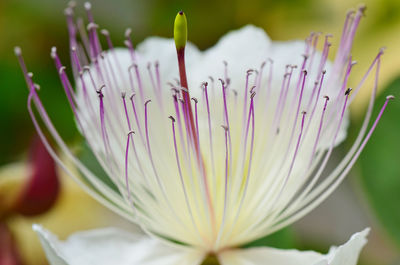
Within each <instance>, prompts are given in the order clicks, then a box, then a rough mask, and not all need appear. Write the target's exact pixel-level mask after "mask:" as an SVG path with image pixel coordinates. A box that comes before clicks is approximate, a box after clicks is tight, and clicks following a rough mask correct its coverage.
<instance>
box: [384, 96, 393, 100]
mask: <svg viewBox="0 0 400 265" xmlns="http://www.w3.org/2000/svg"><path fill="white" fill-rule="evenodd" d="M386 99H390V100H391V99H395V96H393V95H389V96H387V97H386Z"/></svg>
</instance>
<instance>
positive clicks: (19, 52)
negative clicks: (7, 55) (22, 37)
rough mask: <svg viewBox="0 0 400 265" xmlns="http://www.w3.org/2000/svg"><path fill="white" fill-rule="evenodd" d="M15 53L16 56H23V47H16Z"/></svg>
mask: <svg viewBox="0 0 400 265" xmlns="http://www.w3.org/2000/svg"><path fill="white" fill-rule="evenodd" d="M14 53H15V55H16V56H21V54H22V50H21V47H19V46H16V47H14Z"/></svg>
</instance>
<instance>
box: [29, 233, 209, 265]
mask: <svg viewBox="0 0 400 265" xmlns="http://www.w3.org/2000/svg"><path fill="white" fill-rule="evenodd" d="M33 229H34V230H35V231H36V232H37V233H38V235H39V237H40V241H41V243H42V245H43V248H44V250H45V252H46V256H47V258H48V260H49V262H50V264H51V265H109V264H118V265H135V264H138V265H139V264H140V265H156V264H165V265H168V264H171V265H175V264H189V265H190V264H200V262H201V261H202V259H203V256H204V255H203V253H201V252H200V251H195V250H193V249H189V248H187V247H183V246H169V245H167V244H165V243H163V242H161V241H160V240H157V239H153V238H150V237H148V236H144V235H139V234H132V233H129V232H126V231H122V230H119V229H116V228H105V229H97V230H91V231H86V232H81V233H77V234H74V235H72V236H70V237H69V238H68V239H67V240H65V241H60V240H59V239H58V238H57V237H56V236H55V235H53V234H51V233H50V232H49V231H47V230H46V229H44V228H43V227H41V226H40V225H34V226H33Z"/></svg>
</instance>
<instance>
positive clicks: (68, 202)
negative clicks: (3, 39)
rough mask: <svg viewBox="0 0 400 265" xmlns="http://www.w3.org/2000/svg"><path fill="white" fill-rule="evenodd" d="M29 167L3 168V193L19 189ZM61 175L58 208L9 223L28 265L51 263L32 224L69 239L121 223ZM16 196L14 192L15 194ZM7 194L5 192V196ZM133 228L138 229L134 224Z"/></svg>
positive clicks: (0, 185) (0, 184)
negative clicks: (88, 231)
mask: <svg viewBox="0 0 400 265" xmlns="http://www.w3.org/2000/svg"><path fill="white" fill-rule="evenodd" d="M26 167H27V165H26V164H25V163H22V162H21V163H16V164H12V165H8V166H5V167H3V168H2V169H0V192H1V191H5V190H6V189H7V190H8V193H10V191H11V190H13V189H14V190H18V186H22V184H23V180H24V179H25V176H27V175H28V174H27V168H26ZM58 171H59V173H60V176H61V185H62V189H61V193H60V195H59V198H58V200H57V202H56V204H55V206H54V207H53V208H52V209H51V210H50V211H49V212H47V213H45V214H42V215H40V216H37V217H30V218H27V217H23V216H14V217H11V218H10V219H7V220H6V223H7V224H8V226H9V228H10V230H11V231H12V233H13V235H14V236H15V240H16V243H17V245H18V248H19V251H20V252H21V254H22V258H23V262H24V264H25V265H43V264H47V261H46V259H45V256H44V253H43V250H42V247H41V245H40V242H39V239H38V237H37V235H36V234H35V233H34V232H33V230H32V224H41V225H43V226H44V227H46V228H47V229H49V230H51V231H53V232H54V233H55V234H57V235H59V236H60V238H66V237H67V236H68V235H70V234H72V233H74V232H77V231H81V230H86V229H91V228H96V227H103V226H110V225H115V224H117V223H120V222H121V220H120V219H119V217H117V216H116V215H114V214H113V213H111V212H110V211H109V210H107V209H106V208H105V207H103V206H102V205H100V204H99V203H97V202H96V201H94V200H93V199H92V198H91V197H89V195H87V194H86V193H85V192H84V191H83V190H82V189H81V188H80V187H79V186H78V185H77V184H76V183H75V182H74V181H73V180H72V179H71V178H70V177H69V176H67V175H66V174H65V173H63V171H62V170H60V169H59V170H58ZM13 193H14V192H13ZM3 194H4V193H3ZM132 229H135V226H134V225H133V224H132Z"/></svg>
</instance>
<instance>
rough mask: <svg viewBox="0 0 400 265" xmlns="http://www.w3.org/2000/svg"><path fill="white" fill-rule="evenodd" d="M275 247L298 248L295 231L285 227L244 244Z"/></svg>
mask: <svg viewBox="0 0 400 265" xmlns="http://www.w3.org/2000/svg"><path fill="white" fill-rule="evenodd" d="M266 246H268V247H275V248H283V249H289V248H296V240H295V233H294V232H293V229H292V228H291V227H286V228H283V229H281V230H279V231H277V232H275V233H273V234H271V235H268V236H266V237H262V238H260V239H257V240H255V241H253V242H251V243H249V244H246V245H245V246H243V247H244V248H250V247H266Z"/></svg>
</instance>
